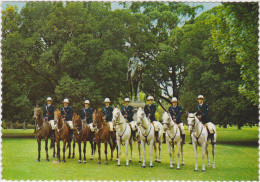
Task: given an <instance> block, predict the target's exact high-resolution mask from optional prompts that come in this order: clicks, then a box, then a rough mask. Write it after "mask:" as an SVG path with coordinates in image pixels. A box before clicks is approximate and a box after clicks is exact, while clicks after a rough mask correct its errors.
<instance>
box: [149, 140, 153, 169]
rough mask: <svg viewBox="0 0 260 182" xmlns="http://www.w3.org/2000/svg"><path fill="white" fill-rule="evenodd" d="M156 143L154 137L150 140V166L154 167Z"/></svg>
mask: <svg viewBox="0 0 260 182" xmlns="http://www.w3.org/2000/svg"><path fill="white" fill-rule="evenodd" d="M153 143H154V139H152V140H151V141H150V165H149V167H153V145H152V144H153Z"/></svg>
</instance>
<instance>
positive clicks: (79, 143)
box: [78, 139, 81, 163]
mask: <svg viewBox="0 0 260 182" xmlns="http://www.w3.org/2000/svg"><path fill="white" fill-rule="evenodd" d="M78 146H79V161H78V163H81V141H80V139H79V140H78Z"/></svg>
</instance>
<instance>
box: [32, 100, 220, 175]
mask: <svg viewBox="0 0 260 182" xmlns="http://www.w3.org/2000/svg"><path fill="white" fill-rule="evenodd" d="M199 97H201V96H199ZM202 97H203V96H202ZM147 100H148V103H149V104H148V105H146V106H145V108H144V110H143V109H142V108H139V109H138V111H137V121H133V119H132V118H130V119H129V117H133V107H132V106H130V105H129V103H130V100H129V98H126V99H125V103H126V105H125V106H124V107H123V108H122V109H121V110H120V109H119V108H115V109H113V108H112V110H110V109H108V108H111V107H110V106H109V103H110V100H109V99H108V98H106V99H105V104H106V106H105V107H104V108H103V109H102V110H101V109H99V110H95V111H94V112H93V111H92V113H91V117H88V116H89V114H88V113H87V112H86V111H89V104H90V103H89V101H88V100H86V101H85V108H84V109H83V110H82V112H81V114H80V115H78V114H76V113H74V114H73V116H72V119H69V118H68V117H67V116H68V112H69V111H68V110H67V111H66V108H68V107H67V106H68V103H69V101H68V99H64V107H63V108H61V109H56V110H54V107H53V111H52V110H51V109H50V106H51V102H50V101H51V98H50V97H48V99H47V103H48V104H47V105H46V106H45V107H44V112H42V108H41V107H36V108H35V109H34V118H35V119H36V122H37V125H36V138H37V142H38V159H37V161H40V151H41V140H42V139H44V140H45V150H46V160H47V161H49V156H48V138H50V139H51V148H54V149H53V157H55V142H56V144H57V158H58V162H60V141H63V162H65V149H66V144H68V148H69V155H68V158H70V157H71V142H72V141H73V154H72V158H74V157H75V143H76V142H77V143H78V147H79V163H81V160H82V158H81V143H82V142H83V144H84V145H83V154H84V158H83V163H86V155H85V154H86V143H87V141H89V142H90V144H91V160H92V159H93V155H94V153H95V149H96V145H97V146H98V154H99V156H98V164H100V163H101V152H100V149H101V142H102V143H104V147H105V151H104V152H105V164H108V159H107V144H109V145H110V149H111V159H110V160H113V151H114V149H115V148H116V149H117V165H118V166H120V155H121V144H124V145H125V150H126V151H125V152H126V166H128V165H129V162H131V161H132V143H133V141H134V139H136V140H137V141H138V150H139V163H141V162H142V161H141V152H140V150H141V147H140V145H142V149H143V164H142V167H145V166H146V164H145V155H146V151H145V146H146V144H148V145H149V144H151V145H150V164H149V167H153V148H154V151H155V162H158V163H161V143H162V141H163V136H166V144H167V147H168V151H169V156H170V168H173V165H174V163H175V159H174V152H175V150H174V146H175V145H176V146H177V169H180V164H179V158H180V150H181V153H182V165H184V157H183V144H184V143H185V142H184V139H185V133H184V127H183V124H182V122H180V114H181V113H182V108H181V107H180V106H179V105H177V99H176V98H173V99H172V104H173V106H172V107H170V108H169V111H168V112H164V114H163V117H162V120H163V123H160V122H158V121H156V120H155V117H154V114H155V110H156V107H154V106H155V105H154V104H153V103H152V101H153V98H152V97H151V96H149V97H148V99H147ZM199 100H201V98H199ZM200 106H203V103H202V105H200ZM196 107H197V106H196ZM64 108H65V109H64ZM154 108H155V109H154ZM201 109H203V108H202V107H200V108H199V110H200V111H201ZM110 111H111V112H112V113H109V112H110ZM207 111H208V108H207ZM50 112H53V120H50V118H49V117H48V116H50V115H51V113H50ZM147 112H148V113H147ZM46 113H47V117H45V116H46ZM200 117H201V116H200V115H197V112H196V113H194V114H193V113H189V114H188V126H189V132H190V134H191V140H192V144H193V146H194V151H195V171H198V169H197V166H198V165H197V146H201V147H202V150H203V152H202V159H203V165H202V171H205V165H204V158H205V153H206V154H207V158H208V166H210V161H209V157H208V144H209V143H210V141H211V145H212V149H213V150H212V154H213V164H212V167H213V168H215V162H214V154H215V143H216V129H215V126H214V124H212V123H210V122H207V128H206V127H205V125H204V124H203V123H202V122H201V120H200ZM109 119H110V122H106V121H109ZM177 119H178V122H177ZM70 120H71V121H70ZM129 120H130V122H129ZM91 121H92V122H91ZM151 121H153V122H151ZM157 145H158V147H157ZM129 146H130V149H131V155H130V160H129V159H128V147H129ZM157 148H158V149H159V150H158V151H159V152H158V151H157ZM157 152H158V154H159V155H157ZM172 153H173V154H172Z"/></svg>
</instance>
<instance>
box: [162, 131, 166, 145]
mask: <svg viewBox="0 0 260 182" xmlns="http://www.w3.org/2000/svg"><path fill="white" fill-rule="evenodd" d="M162 143H166V133H164V134H163V142H162Z"/></svg>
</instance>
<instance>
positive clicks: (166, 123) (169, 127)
mask: <svg viewBox="0 0 260 182" xmlns="http://www.w3.org/2000/svg"><path fill="white" fill-rule="evenodd" d="M168 116H169V114H168ZM170 118H171V117H170V116H169V117H168V119H167V120H170ZM170 121H171V120H170ZM170 121H169V122H163V123H162V124H165V125H167V128H166V129H167V130H170V129H172V127H173V125H171V122H170Z"/></svg>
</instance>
